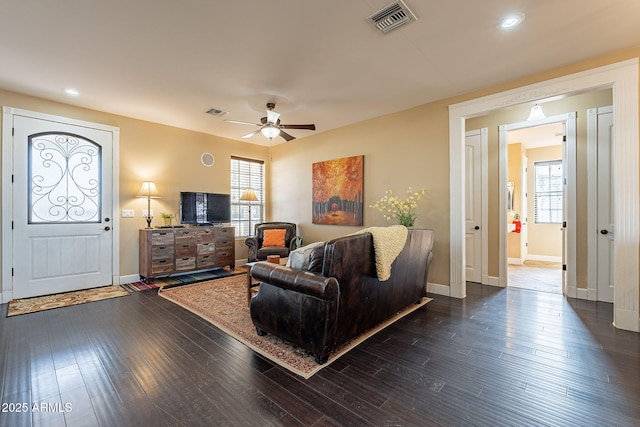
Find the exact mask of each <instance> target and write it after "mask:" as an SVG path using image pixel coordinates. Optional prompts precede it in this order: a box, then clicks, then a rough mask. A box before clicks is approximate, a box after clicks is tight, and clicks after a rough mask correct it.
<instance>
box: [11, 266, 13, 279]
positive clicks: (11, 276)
mask: <svg viewBox="0 0 640 427" xmlns="http://www.w3.org/2000/svg"><path fill="white" fill-rule="evenodd" d="M11 277H13V267H12V268H11Z"/></svg>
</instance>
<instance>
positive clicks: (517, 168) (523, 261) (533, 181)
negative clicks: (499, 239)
mask: <svg viewBox="0 0 640 427" xmlns="http://www.w3.org/2000/svg"><path fill="white" fill-rule="evenodd" d="M564 133H565V132H564V125H563V122H557V123H550V124H544V125H539V126H534V127H526V128H520V129H514V130H511V131H509V132H508V133H507V139H508V156H507V157H508V167H507V199H508V200H507V209H508V214H507V215H508V216H507V222H508V233H507V286H510V287H517V288H523V289H530V290H535V291H540V292H550V293H556V294H561V293H562V253H563V230H562V222H563V217H564V212H563V210H564V209H563V205H564V203H563V176H564V175H563V170H564V168H563V147H562V142H563V137H564Z"/></svg>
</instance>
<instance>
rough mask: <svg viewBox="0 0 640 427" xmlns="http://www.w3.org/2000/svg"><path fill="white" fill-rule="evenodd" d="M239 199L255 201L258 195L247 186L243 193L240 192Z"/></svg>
mask: <svg viewBox="0 0 640 427" xmlns="http://www.w3.org/2000/svg"><path fill="white" fill-rule="evenodd" d="M240 200H248V201H250V202H257V201H258V196H256V193H255V192H254V191H253V188H247V189H246V190H244V193H242V196H240Z"/></svg>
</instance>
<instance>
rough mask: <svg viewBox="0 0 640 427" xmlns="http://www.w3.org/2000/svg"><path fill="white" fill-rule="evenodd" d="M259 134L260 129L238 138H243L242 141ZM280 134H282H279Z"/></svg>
mask: <svg viewBox="0 0 640 427" xmlns="http://www.w3.org/2000/svg"><path fill="white" fill-rule="evenodd" d="M259 133H260V129H258V130H255V131H253V132H251V133H248V134H246V135H243V136H241V137H240V138H243V139H247V138H251V137H252V136H253V135H257V134H259ZM281 133H282V132H281Z"/></svg>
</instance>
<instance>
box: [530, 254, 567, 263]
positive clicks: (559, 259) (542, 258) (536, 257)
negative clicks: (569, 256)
mask: <svg viewBox="0 0 640 427" xmlns="http://www.w3.org/2000/svg"><path fill="white" fill-rule="evenodd" d="M527 260H531V261H547V262H562V257H561V256H549V255H535V254H529V255H527Z"/></svg>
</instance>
